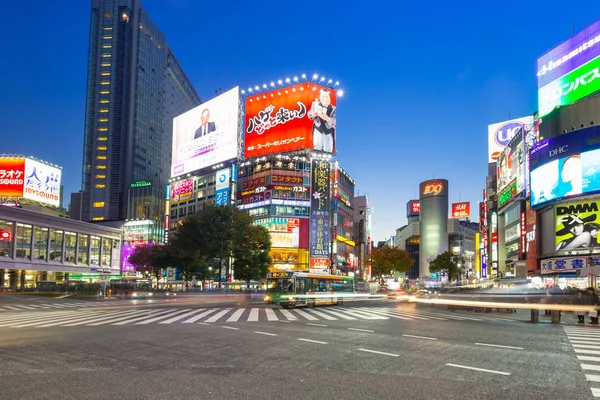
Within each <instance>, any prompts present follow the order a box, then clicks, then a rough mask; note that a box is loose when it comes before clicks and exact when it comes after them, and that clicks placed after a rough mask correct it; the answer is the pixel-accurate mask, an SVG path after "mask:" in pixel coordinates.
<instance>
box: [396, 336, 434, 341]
mask: <svg viewBox="0 0 600 400" xmlns="http://www.w3.org/2000/svg"><path fill="white" fill-rule="evenodd" d="M402 336H404V337H410V338H415V339H425V340H437V338H434V337H428V336H417V335H402Z"/></svg>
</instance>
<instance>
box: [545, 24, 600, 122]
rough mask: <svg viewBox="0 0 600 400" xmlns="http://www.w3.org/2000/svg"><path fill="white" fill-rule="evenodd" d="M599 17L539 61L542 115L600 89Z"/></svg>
mask: <svg viewBox="0 0 600 400" xmlns="http://www.w3.org/2000/svg"><path fill="white" fill-rule="evenodd" d="M598 56H600V20H597V21H596V22H594V23H593V24H591V25H590V26H588V27H586V28H585V29H584V30H582V31H580V32H578V33H577V34H576V35H574V36H572V37H571V38H569V39H568V40H566V41H564V42H562V43H561V44H559V45H558V46H556V47H555V48H553V49H552V50H550V51H549V52H547V53H546V54H544V55H543V56H541V57H540V58H538V61H537V70H538V72H537V78H538V91H539V92H538V99H539V115H540V117H543V116H544V115H546V114H548V113H549V112H550V111H552V110H553V109H554V108H555V107H556V106H562V105H567V104H570V103H572V102H573V101H575V100H578V99H580V98H582V97H585V96H587V95H589V94H591V93H593V92H595V91H596V90H598V88H600V86H599V85H600V82H598V81H599V80H598V79H597V78H598V77H600V76H599V75H598V68H597V67H598V65H597V63H598V61H599V60H598Z"/></svg>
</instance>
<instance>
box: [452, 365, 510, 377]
mask: <svg viewBox="0 0 600 400" xmlns="http://www.w3.org/2000/svg"><path fill="white" fill-rule="evenodd" d="M446 365H447V366H448V367H455V368H464V369H470V370H473V371H480V372H489V373H490V374H498V375H510V372H502V371H494V370H493V369H484V368H476V367H469V366H467V365H458V364H446Z"/></svg>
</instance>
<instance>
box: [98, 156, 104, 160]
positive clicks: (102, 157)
mask: <svg viewBox="0 0 600 400" xmlns="http://www.w3.org/2000/svg"><path fill="white" fill-rule="evenodd" d="M96 160H106V156H96Z"/></svg>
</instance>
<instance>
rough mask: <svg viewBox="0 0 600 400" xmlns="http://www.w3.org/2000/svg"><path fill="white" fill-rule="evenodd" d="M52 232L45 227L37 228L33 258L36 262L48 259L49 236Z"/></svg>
mask: <svg viewBox="0 0 600 400" xmlns="http://www.w3.org/2000/svg"><path fill="white" fill-rule="evenodd" d="M49 232H50V230H49V229H48V228H45V227H43V226H36V227H35V240H34V244H33V258H34V259H36V260H47V259H48V240H49V239H48V234H49Z"/></svg>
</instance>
